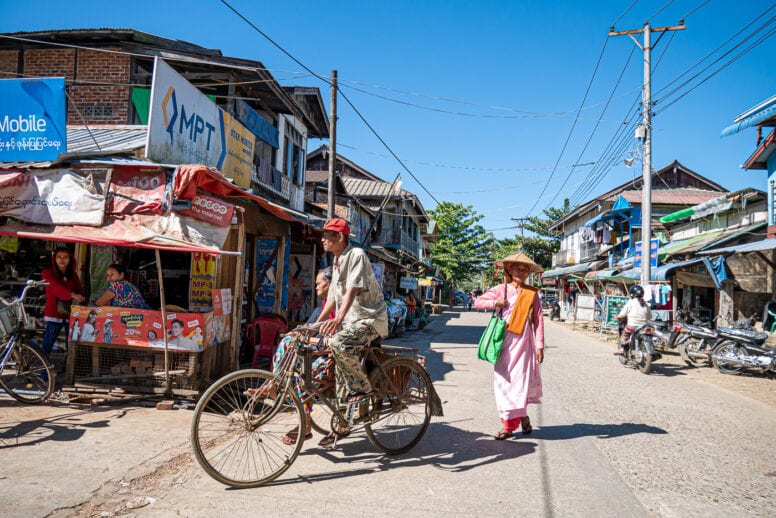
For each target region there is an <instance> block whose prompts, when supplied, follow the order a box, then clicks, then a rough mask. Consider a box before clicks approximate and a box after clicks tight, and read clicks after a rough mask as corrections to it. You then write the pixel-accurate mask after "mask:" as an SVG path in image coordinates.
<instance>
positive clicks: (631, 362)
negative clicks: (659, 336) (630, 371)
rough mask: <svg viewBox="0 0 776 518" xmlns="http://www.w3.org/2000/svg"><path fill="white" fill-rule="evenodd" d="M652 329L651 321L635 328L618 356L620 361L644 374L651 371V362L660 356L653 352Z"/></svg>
mask: <svg viewBox="0 0 776 518" xmlns="http://www.w3.org/2000/svg"><path fill="white" fill-rule="evenodd" d="M654 331H655V330H654V327H653V326H652V322H651V321H648V322H647V323H646V324H644V325H643V326H641V327H638V328H636V329H635V330H634V331H633V333H632V334H631V336H630V340H629V341H628V343H627V344H625V352H624V353H623V354H621V355H619V356H618V358H619V359H620V363H622V364H623V365H625V366H627V367H633V368H636V369H639V371H641V372H642V373H644V374H649V373H650V372H652V362H654V361H657V360H659V359H660V358H661V355H660V353H658V352H655V347H654V345H653V342H652V339H653V336H654Z"/></svg>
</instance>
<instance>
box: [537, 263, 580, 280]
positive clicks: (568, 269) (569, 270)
mask: <svg viewBox="0 0 776 518" xmlns="http://www.w3.org/2000/svg"><path fill="white" fill-rule="evenodd" d="M591 265H592V263H581V264H575V265H572V266H564V267H563V268H555V269H554V270H547V271H546V272H544V273H543V274H542V278H546V277H562V276H564V275H570V274H573V273H582V272H587V271H588V270H590V267H591Z"/></svg>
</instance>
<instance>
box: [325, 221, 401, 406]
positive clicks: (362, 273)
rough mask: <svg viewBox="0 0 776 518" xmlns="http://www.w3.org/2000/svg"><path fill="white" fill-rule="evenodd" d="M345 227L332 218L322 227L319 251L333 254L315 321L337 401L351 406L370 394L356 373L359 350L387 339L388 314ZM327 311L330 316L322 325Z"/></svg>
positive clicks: (369, 266) (365, 381)
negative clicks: (327, 352)
mask: <svg viewBox="0 0 776 518" xmlns="http://www.w3.org/2000/svg"><path fill="white" fill-rule="evenodd" d="M349 236H350V226H349V225H348V224H347V222H346V221H345V220H343V219H340V218H332V219H330V220H329V221H327V222H326V224H325V225H324V226H323V238H322V243H323V249H324V251H326V252H331V253H333V254H334V265H333V266H334V268H333V272H332V282H331V286H330V287H329V294H328V297H327V300H326V305H325V306H324V308H323V309H322V311H321V316H320V317H318V320H317V322H324V321H325V323H324V324H323V325H322V326H321V334H322V335H323V336H324V337H325V343H326V345H328V346H329V348H330V349H331V353H332V355H333V356H334V359H335V378H336V382H337V396H338V397H339V398H340V400H341V401H343V402H345V403H357V402H359V401H361V400H362V399H364V398H365V397H368V396H370V395H371V393H372V386H371V384H370V383H369V378H368V377H367V374H366V373H365V372H364V371H363V369H362V368H361V363H360V358H361V351H362V350H363V349H364V347H366V346H367V345H369V343H370V342H372V340H374V339H375V338H377V337H387V336H388V314H387V311H386V306H385V301H384V300H383V293H382V291H381V290H380V287H379V286H378V285H377V280H376V279H375V276H374V272H373V271H372V264H371V263H370V262H369V258H368V257H367V255H366V252H364V250H363V249H361V248H356V247H354V246H352V245H351V244H350V241H349ZM333 309H336V316H335V317H334V318H333V319H330V320H327V315H329V314H330V313H331V312H332V310H333Z"/></svg>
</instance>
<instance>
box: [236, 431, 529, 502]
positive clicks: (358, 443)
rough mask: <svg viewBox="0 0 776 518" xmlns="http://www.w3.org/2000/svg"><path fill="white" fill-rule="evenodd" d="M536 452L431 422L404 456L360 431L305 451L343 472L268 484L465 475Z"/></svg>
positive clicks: (526, 444)
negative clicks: (382, 475) (392, 473)
mask: <svg viewBox="0 0 776 518" xmlns="http://www.w3.org/2000/svg"><path fill="white" fill-rule="evenodd" d="M535 451H536V443H534V442H529V441H527V440H525V439H523V440H515V439H512V440H507V441H496V440H494V439H493V438H492V437H491V435H490V434H485V433H482V432H470V431H467V430H461V429H460V428H456V427H454V426H451V425H450V424H448V423H431V424H430V425H429V428H428V430H427V431H426V435H425V436H424V437H423V439H422V440H421V441H420V443H419V444H418V445H417V446H415V447H414V448H413V449H412V450H410V451H409V452H407V453H405V454H402V455H395V456H388V455H385V454H384V453H381V452H378V451H376V450H375V447H374V446H373V445H372V444H371V443H370V442H369V439H368V438H367V437H366V434H365V433H363V432H360V433H358V434H356V435H354V436H353V438H348V439H343V440H342V442H340V443H339V444H338V446H337V448H336V449H335V450H331V451H329V450H324V449H322V448H320V447H318V446H317V445H315V446H311V447H307V448H305V449H304V450H303V451H302V454H301V455H320V456H322V457H324V458H326V459H328V460H329V461H331V462H332V463H333V464H336V465H340V466H342V469H341V470H336V471H334V472H330V471H327V472H325V473H318V474H306V475H300V476H298V477H297V478H294V479H290V480H279V481H275V482H272V483H271V484H268V485H278V486H282V485H287V484H298V483H311V482H318V481H323V480H336V479H345V478H350V477H357V476H359V475H366V474H369V473H377V472H381V471H387V470H390V469H401V468H412V467H417V466H427V465H432V466H434V467H435V468H437V469H440V470H443V471H449V472H463V471H468V470H471V469H475V468H479V467H481V466H486V465H488V464H493V463H496V462H502V461H507V460H512V459H516V458H518V457H522V456H523V455H528V454H531V453H534V452H535ZM358 466H361V467H358ZM226 489H227V490H232V489H230V488H226Z"/></svg>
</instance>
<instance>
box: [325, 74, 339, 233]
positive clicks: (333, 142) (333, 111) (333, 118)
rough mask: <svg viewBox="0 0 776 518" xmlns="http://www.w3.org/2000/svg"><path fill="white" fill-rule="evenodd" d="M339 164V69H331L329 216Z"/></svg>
mask: <svg viewBox="0 0 776 518" xmlns="http://www.w3.org/2000/svg"><path fill="white" fill-rule="evenodd" d="M336 164H337V71H336V70H332V71H331V106H330V110H329V200H328V202H329V203H328V205H327V210H328V214H327V216H328V217H329V218H333V217H334V216H335V214H334V190H335V183H334V166H335V165H336Z"/></svg>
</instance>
